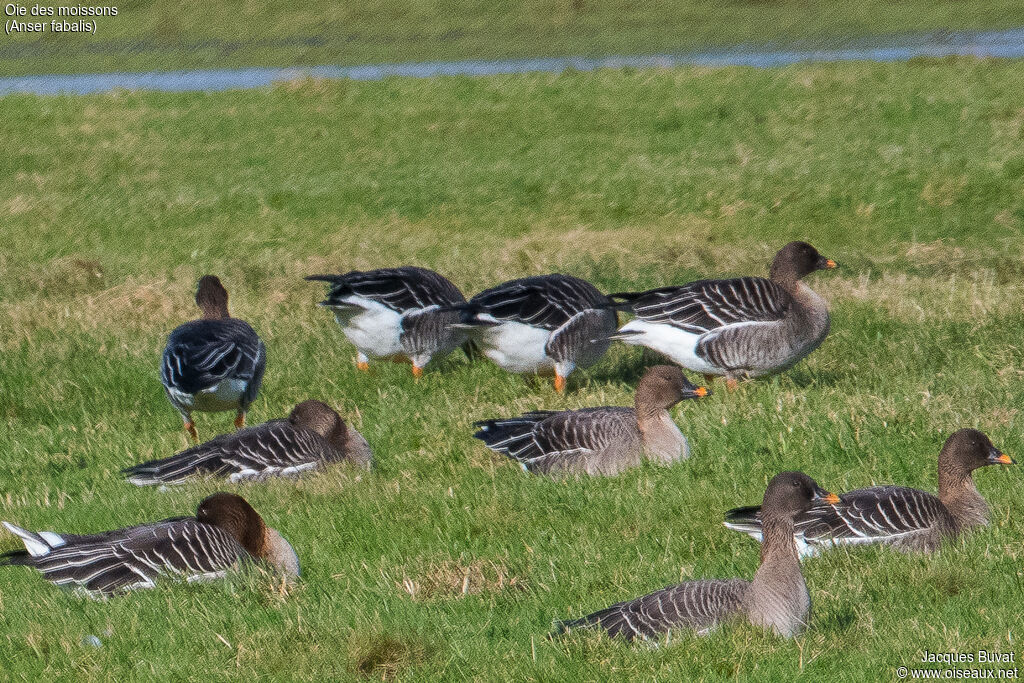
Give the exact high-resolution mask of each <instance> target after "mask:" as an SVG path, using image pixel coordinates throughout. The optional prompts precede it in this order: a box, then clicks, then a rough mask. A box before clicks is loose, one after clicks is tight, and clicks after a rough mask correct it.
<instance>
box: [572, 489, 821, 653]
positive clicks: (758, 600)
mask: <svg viewBox="0 0 1024 683" xmlns="http://www.w3.org/2000/svg"><path fill="white" fill-rule="evenodd" d="M838 500H839V498H838V497H837V496H836V495H835V494H834V493H829V492H828V491H824V490H822V489H821V488H820V487H819V486H818V485H817V484H816V483H815V481H814V480H813V479H811V478H810V477H808V476H807V475H806V474H804V473H802V472H782V473H780V474H777V475H775V477H774V478H773V479H772V480H771V482H769V483H768V488H767V490H766V491H765V492H764V504H763V508H764V511H765V525H766V526H765V528H766V540H765V543H764V545H763V546H762V547H761V564H760V566H759V567H758V568H757V571H756V572H755V573H754V580H753V581H745V580H743V579H704V580H700V581H687V582H685V583H681V584H678V585H676V586H670V587H668V588H664V589H662V590H660V591H655V592H654V593H651V594H649V595H645V596H643V597H641V598H636V599H634V600H629V601H628V602H620V603H618V604H616V605H612V606H611V607H608V608H607V609H603V610H601V611H599V612H594V613H593V614H590V615H587V616H585V617H583V618H582V619H576V620H573V621H568V622H562V623H561V624H560V628H559V632H560V633H564V632H565V631H568V630H570V629H573V628H577V627H595V626H596V627H600V628H603V629H604V630H605V631H607V632H608V634H609V635H610V636H612V637H621V638H625V639H626V640H633V639H634V638H638V637H639V638H643V639H647V638H655V637H657V636H659V635H661V634H664V633H667V632H669V631H671V630H673V629H693V630H696V631H698V632H700V633H706V632H707V631H710V630H711V629H713V628H714V627H715V626H717V625H718V624H719V623H721V622H723V621H725V620H727V619H730V618H733V617H736V616H740V617H742V618H744V619H746V620H747V621H749V622H750V623H752V624H754V625H755V626H762V627H765V628H769V629H771V630H773V631H775V632H776V633H777V634H779V635H780V636H784V637H792V636H794V635H796V634H797V633H799V632H800V631H802V630H803V628H804V626H805V625H806V624H807V617H808V614H809V613H810V610H811V596H810V594H809V593H808V592H807V585H806V584H805V583H804V577H803V575H802V574H801V573H800V559H799V557H798V556H797V552H796V546H795V545H794V543H793V518H794V517H795V516H796V515H799V514H800V513H801V512H803V511H805V510H807V508H808V507H810V506H811V505H812V504H813V503H816V502H825V503H835V502H838Z"/></svg>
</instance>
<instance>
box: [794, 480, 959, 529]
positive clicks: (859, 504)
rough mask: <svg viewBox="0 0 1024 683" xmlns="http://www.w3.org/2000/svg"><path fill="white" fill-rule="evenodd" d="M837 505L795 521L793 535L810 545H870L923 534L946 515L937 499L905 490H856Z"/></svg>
mask: <svg viewBox="0 0 1024 683" xmlns="http://www.w3.org/2000/svg"><path fill="white" fill-rule="evenodd" d="M840 501H841V502H840V504H839V505H837V506H835V507H832V506H815V507H813V508H811V509H810V510H808V511H807V512H806V513H804V514H803V515H802V516H800V517H798V518H797V520H796V525H797V533H802V534H803V536H804V538H806V539H807V541H808V542H810V543H821V542H830V541H833V542H840V543H872V542H880V541H886V540H892V539H896V538H899V537H902V536H906V535H908V534H914V533H920V532H927V531H929V530H931V529H932V528H933V527H934V526H935V524H936V523H937V522H939V521H940V519H942V517H943V515H948V513H947V512H946V510H945V507H944V506H943V505H942V502H941V501H940V500H939V499H938V498H937V497H935V496H933V495H932V494H930V493H926V492H925V491H919V490H918V489H912V488H907V487H905V486H872V487H870V488H865V489H858V490H856V491H850V492H849V493H844V494H843V495H842V496H840Z"/></svg>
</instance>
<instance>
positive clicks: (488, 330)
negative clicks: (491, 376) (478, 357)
mask: <svg viewBox="0 0 1024 683" xmlns="http://www.w3.org/2000/svg"><path fill="white" fill-rule="evenodd" d="M550 336H551V333H550V332H548V331H547V330H545V329H542V328H539V327H531V326H530V325H524V324H523V323H514V322H504V323H501V324H500V325H495V326H493V327H485V328H482V331H481V335H480V345H481V346H482V347H483V352H484V355H485V356H487V357H488V358H490V359H491V360H492V361H493V362H494V363H495V364H496V365H498V366H499V367H501V368H503V369H505V370H508V371H509V372H538V371H554V369H555V361H554V359H552V358H551V357H550V356H548V354H547V353H545V352H544V346H545V345H546V344H547V343H548V337H550Z"/></svg>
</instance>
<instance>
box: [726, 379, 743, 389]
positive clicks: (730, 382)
mask: <svg viewBox="0 0 1024 683" xmlns="http://www.w3.org/2000/svg"><path fill="white" fill-rule="evenodd" d="M739 385H740V383H739V382H738V381H736V378H735V377H726V378H725V388H726V389H727V390H728V391H736V388H737V387H739Z"/></svg>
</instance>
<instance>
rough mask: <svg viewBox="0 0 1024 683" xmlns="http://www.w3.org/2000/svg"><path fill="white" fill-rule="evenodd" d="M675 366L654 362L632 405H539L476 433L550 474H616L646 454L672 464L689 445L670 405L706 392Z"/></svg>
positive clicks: (529, 469)
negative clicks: (570, 407) (558, 408)
mask: <svg viewBox="0 0 1024 683" xmlns="http://www.w3.org/2000/svg"><path fill="white" fill-rule="evenodd" d="M708 393H709V392H708V390H707V388H705V387H695V386H694V385H692V384H690V382H689V381H688V380H687V379H686V376H685V375H683V372H682V370H680V369H679V368H677V367H675V366H673V365H657V366H654V367H652V368H650V369H648V370H647V372H645V373H644V376H643V377H642V378H641V379H640V382H639V384H638V385H637V388H636V393H635V395H634V407H633V408H620V407H604V408H584V409H582V410H564V411H560V412H556V411H549V410H539V411H535V412H532V413H526V414H525V415H522V416H520V417H514V418H510V419H497V420H482V421H480V422H477V423H476V424H475V425H474V426H476V427H479V431H477V433H476V434H474V436H475V437H476V438H477V439H480V440H481V441H483V442H484V443H485V444H486V445H487V447H488V448H490V449H491V450H493V451H495V452H498V453H503V454H505V455H507V456H508V457H509V458H511V459H512V460H515V461H516V462H518V463H519V464H520V465H521V466H522V468H523V469H524V470H526V471H527V472H533V473H537V474H548V475H565V474H589V475H605V476H609V475H615V474H618V473H620V472H622V471H623V470H626V469H628V468H630V467H634V466H636V465H639V464H640V462H641V460H643V458H644V457H647V458H650V459H652V460H654V461H655V462H659V463H661V464H664V465H670V464H672V463H673V462H676V461H677V460H684V459H686V458H688V457H689V455H690V445H689V443H688V442H687V440H686V437H685V436H683V434H682V432H680V431H679V427H677V426H676V425H675V423H674V422H673V421H672V417H671V416H670V415H669V412H668V409H669V408H671V407H672V406H674V405H675V404H676V403H678V402H679V401H681V400H683V399H688V398H698V397H703V396H707V395H708Z"/></svg>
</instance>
